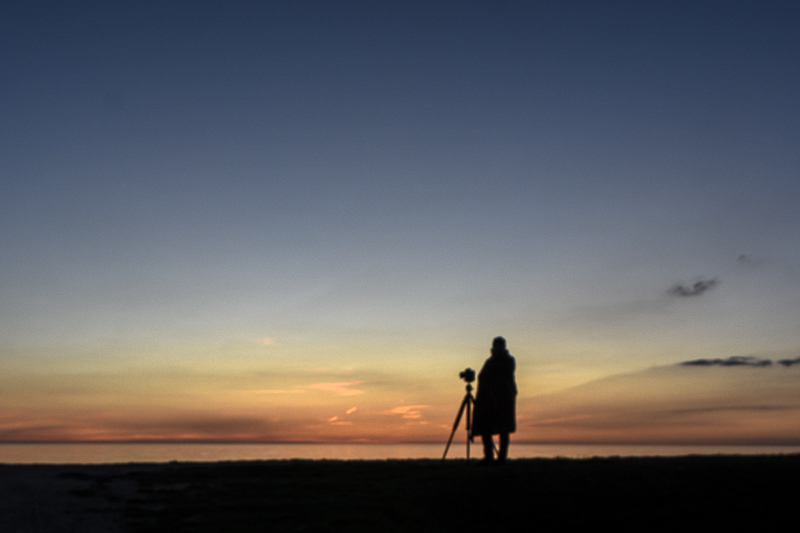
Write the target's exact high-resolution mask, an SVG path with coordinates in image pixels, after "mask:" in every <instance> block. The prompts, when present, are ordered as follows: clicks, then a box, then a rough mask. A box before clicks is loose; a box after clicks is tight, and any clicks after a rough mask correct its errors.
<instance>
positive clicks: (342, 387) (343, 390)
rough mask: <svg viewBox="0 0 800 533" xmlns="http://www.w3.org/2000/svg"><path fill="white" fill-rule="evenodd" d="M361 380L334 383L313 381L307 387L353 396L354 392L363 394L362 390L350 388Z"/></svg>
mask: <svg viewBox="0 0 800 533" xmlns="http://www.w3.org/2000/svg"><path fill="white" fill-rule="evenodd" d="M362 383H364V382H363V381H339V382H336V383H314V384H313V385H309V386H308V388H309V389H315V390H321V391H327V392H332V393H334V394H336V395H338V396H355V395H356V394H364V391H363V390H359V389H350V388H348V387H352V386H354V385H360V384H362Z"/></svg>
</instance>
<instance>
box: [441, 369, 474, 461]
mask: <svg viewBox="0 0 800 533" xmlns="http://www.w3.org/2000/svg"><path fill="white" fill-rule="evenodd" d="M458 377H460V378H461V379H463V380H464V381H466V382H467V395H466V396H464V400H463V401H462V402H461V407H460V408H459V409H458V415H457V416H456V421H455V423H454V424H453V431H452V432H450V438H449V439H448V440H447V446H446V447H445V449H444V455H442V462H443V463H444V459H445V457H447V450H449V449H450V443H451V442H453V435H455V434H456V429H458V423H459V422H461V416H462V415H463V414H464V411H466V412H467V461H469V441H470V439H472V433H471V429H472V406H473V405H475V396H473V395H472V382H473V381H475V371H474V370H472V369H471V368H466V369H464V370H462V371H461V372H459V373H458Z"/></svg>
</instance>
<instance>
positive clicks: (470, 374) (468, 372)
mask: <svg viewBox="0 0 800 533" xmlns="http://www.w3.org/2000/svg"><path fill="white" fill-rule="evenodd" d="M458 377H460V378H461V379H463V380H464V381H466V382H467V383H472V382H473V381H475V371H474V370H472V369H471V368H467V369H465V370H462V371H461V372H459V373H458Z"/></svg>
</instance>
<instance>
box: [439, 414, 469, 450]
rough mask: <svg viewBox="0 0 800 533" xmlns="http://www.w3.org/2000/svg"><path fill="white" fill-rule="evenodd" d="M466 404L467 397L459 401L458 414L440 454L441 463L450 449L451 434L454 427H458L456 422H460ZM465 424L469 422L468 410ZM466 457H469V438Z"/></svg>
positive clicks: (454, 432) (453, 433)
mask: <svg viewBox="0 0 800 533" xmlns="http://www.w3.org/2000/svg"><path fill="white" fill-rule="evenodd" d="M467 405H468V403H467V398H464V401H463V402H461V407H460V408H459V409H458V416H456V421H455V422H454V423H453V431H451V432H450V438H449V439H447V446H446V447H445V449H444V455H442V462H443V463H444V459H445V457H447V450H449V449H450V443H452V442H453V435H455V434H456V429H458V423H459V422H461V415H463V414H464V407H465V406H467ZM467 424H469V411H468V414H467ZM467 457H469V440H468V441H467Z"/></svg>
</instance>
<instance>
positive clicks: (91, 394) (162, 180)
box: [0, 1, 800, 443]
mask: <svg viewBox="0 0 800 533" xmlns="http://www.w3.org/2000/svg"><path fill="white" fill-rule="evenodd" d="M798 28H800V4H798V3H797V2H794V1H789V2H770V1H766V2H765V1H760V2H733V1H720V2H707V1H690V2H680V1H668V2H637V1H631V2H589V1H586V2H567V1H559V2H513V1H508V2H505V1H492V2H323V1H314V2H241V1H240V2H235V1H233V2H214V1H205V2H202V1H191V2H189V1H186V2H176V1H171V2H144V1H138V2H99V1H98V2H82V1H75V2H37V1H31V2H4V3H3V4H2V5H1V6H0V72H1V73H2V74H0V104H2V105H0V124H1V125H2V127H0V440H4V441H19V440H28V441H29V440H75V439H77V440H80V439H98V440H109V439H110V440H131V439H133V440H135V439H156V440H158V439H194V440H255V441H290V440H295V441H322V442H327V441H337V442H350V441H354V442H393V441H417V442H426V441H427V442H440V441H441V442H444V441H445V440H446V438H447V436H448V434H449V430H450V427H451V424H452V420H453V417H454V416H455V413H456V410H457V408H458V405H459V402H460V400H461V398H462V396H463V394H464V384H463V382H461V381H460V380H459V379H458V372H459V371H460V370H462V369H463V368H465V367H467V366H471V367H474V368H476V369H477V368H480V366H481V364H482V363H483V361H484V360H485V358H486V357H488V353H489V352H488V350H489V346H490V344H491V339H492V337H494V336H495V335H504V336H506V338H507V339H508V344H509V348H510V350H511V353H512V354H514V355H515V356H516V358H517V381H518V385H519V389H520V396H519V406H518V422H519V431H518V433H517V434H516V435H515V439H517V440H518V441H529V442H537V441H548V442H760V443H768V442H781V443H788V442H793V443H800V424H797V420H799V419H800V418H798V415H800V365H796V366H795V365H781V364H777V361H778V360H780V359H789V360H793V359H794V358H797V357H798V356H800V327H798V326H799V325H798V317H800V208H799V206H800V37H799V36H798V35H800V32H798ZM736 356H750V357H754V358H756V359H755V361H757V360H763V359H768V360H771V361H774V363H773V364H772V365H770V366H758V365H755V364H744V365H725V364H721V363H723V362H726V361H730V360H729V359H728V358H730V357H736ZM698 359H700V360H704V361H705V362H708V363H712V361H713V360H715V359H718V360H720V361H718V362H717V363H716V364H705V365H704V364H698V365H682V366H681V365H680V363H681V362H683V361H688V360H698ZM748 361H750V362H752V361H751V360H748Z"/></svg>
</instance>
